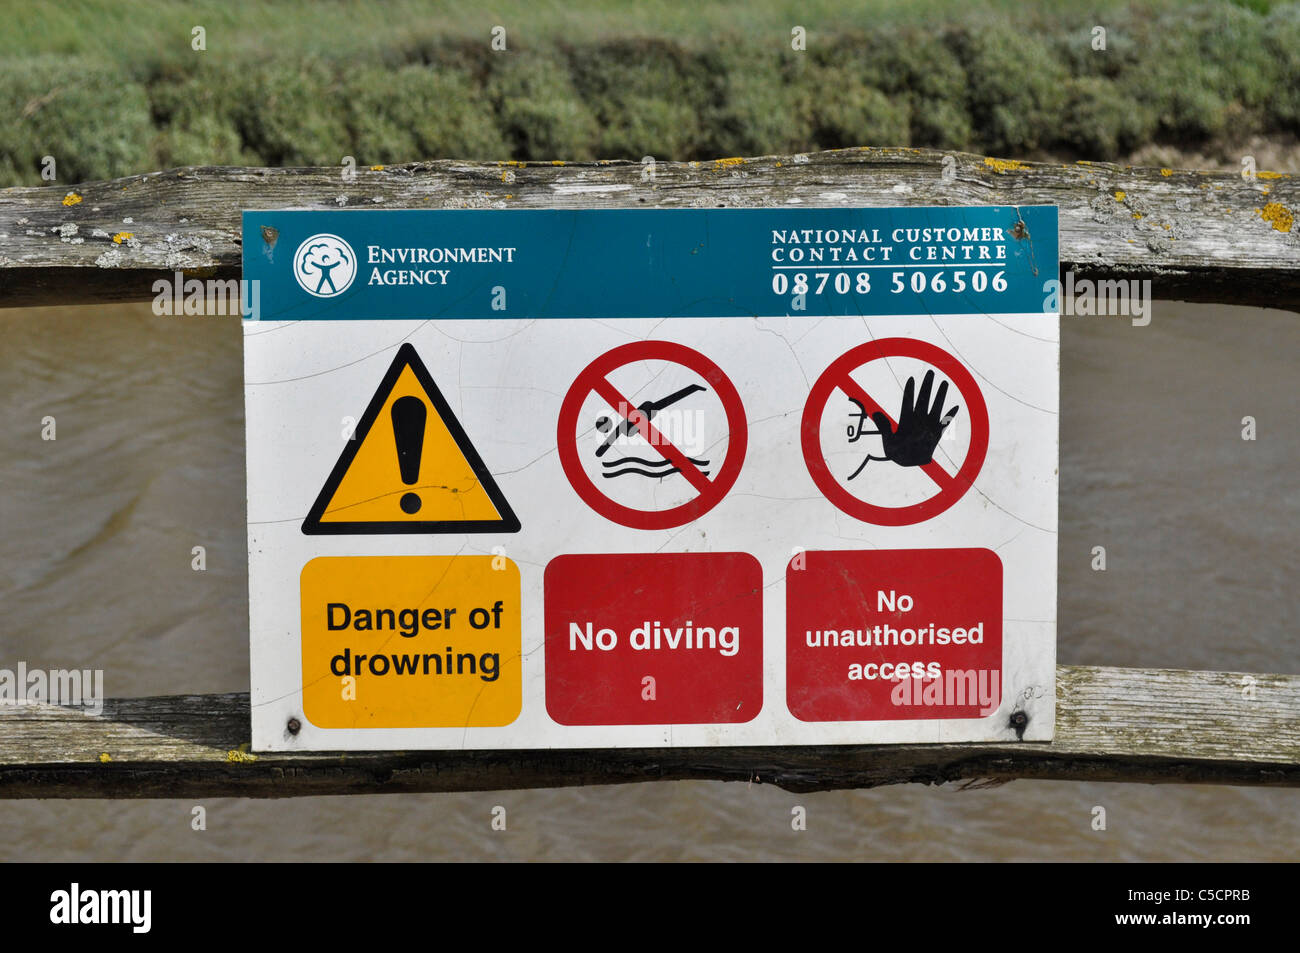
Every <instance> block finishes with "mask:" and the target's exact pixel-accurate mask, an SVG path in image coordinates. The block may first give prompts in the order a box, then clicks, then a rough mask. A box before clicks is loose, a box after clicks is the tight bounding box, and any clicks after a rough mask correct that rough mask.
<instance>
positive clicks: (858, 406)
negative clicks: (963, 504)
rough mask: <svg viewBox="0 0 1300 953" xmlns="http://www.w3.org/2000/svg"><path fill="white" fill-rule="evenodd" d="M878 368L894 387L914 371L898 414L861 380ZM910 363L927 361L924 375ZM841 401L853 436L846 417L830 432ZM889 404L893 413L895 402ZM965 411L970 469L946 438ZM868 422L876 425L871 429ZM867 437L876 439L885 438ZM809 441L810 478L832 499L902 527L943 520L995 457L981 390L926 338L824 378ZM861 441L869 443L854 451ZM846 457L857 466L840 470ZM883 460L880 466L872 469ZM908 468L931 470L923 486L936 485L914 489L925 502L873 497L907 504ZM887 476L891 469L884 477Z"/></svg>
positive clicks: (894, 344) (893, 344)
mask: <svg viewBox="0 0 1300 953" xmlns="http://www.w3.org/2000/svg"><path fill="white" fill-rule="evenodd" d="M872 362H879V364H878V366H876V367H875V368H874V370H876V371H877V372H878V377H877V378H876V379H877V380H878V381H881V382H882V383H883V384H884V385H885V386H889V385H891V384H896V383H897V381H898V379H899V378H900V377H901V376H903V375H904V374H906V379H907V383H906V384H904V385H903V394H902V398H901V401H900V402H899V403H898V404H897V405H896V406H897V408H898V409H897V410H886V409H885V406H884V403H883V398H881V400H877V398H876V397H873V396H872V395H871V393H869V391H868V389H867V387H864V385H863V383H862V382H861V381H860V380H859V379H858V377H860V376H862V375H863V372H864V371H865V370H867V366H868V365H871V364H872ZM903 363H907V364H908V365H909V366H912V365H917V364H919V365H920V367H921V368H923V370H922V371H921V373H916V374H914V373H911V372H910V371H907V370H903V371H900V370H899V369H898V365H900V364H903ZM936 371H937V372H938V373H939V375H940V376H939V377H938V378H936V377H935V372H936ZM855 375H857V376H855ZM918 379H919V380H920V386H919V388H918V386H917V382H918ZM936 379H937V380H938V385H937V387H936V386H935V381H936ZM950 383H951V384H953V385H955V387H956V391H955V393H953V394H952V395H951V396H952V398H953V400H952V401H949V399H948V398H949V384H950ZM891 389H892V388H891ZM877 393H880V392H879V391H877ZM836 396H838V397H839V398H840V399H841V400H844V401H847V404H848V408H847V414H848V417H849V420H850V425H849V427H848V429H847V430H845V429H844V428H843V427H842V426H839V421H838V420H837V421H836V423H834V424H832V425H831V426H830V427H829V428H827V427H826V426H825V423H826V418H827V416H828V415H829V414H831V413H836V411H832V408H831V402H832V399H833V398H835V397H836ZM932 398H933V399H932ZM889 403H890V406H891V408H892V407H893V406H895V405H894V404H893V403H892V402H889ZM963 405H964V407H965V410H964V413H965V415H966V419H967V420H969V421H970V430H969V433H970V438H969V440H968V441H967V445H966V447H965V448H964V452H963V454H962V458H961V462H960V464H959V465H958V466H956V467H953V466H952V464H951V463H950V462H947V461H948V460H950V459H951V457H950V455H949V454H948V453H946V452H945V451H946V450H947V448H946V447H945V446H942V445H941V442H942V440H943V437H944V435H945V432H948V428H949V427H950V426H951V425H952V424H953V423H954V421H955V420H956V419H957V418H958V416H959V415H960V414H961V413H963ZM845 412H846V408H845V407H840V408H839V409H838V411H837V413H838V416H839V418H840V419H841V420H842V419H843V417H844V415H845ZM868 423H870V424H872V425H874V426H875V428H876V429H875V430H870V429H868V427H867V426H866V425H867V424H868ZM864 437H875V438H876V441H875V442H874V443H873V441H870V440H864V439H863V438H864ZM801 438H802V445H803V455H804V461H805V462H806V463H807V465H808V472H809V473H810V474H811V475H812V478H813V480H814V482H816V484H817V486H818V488H819V489H820V490H821V491H822V492H823V493H825V494H826V498H827V499H828V500H830V501H831V502H832V503H834V504H835V505H836V506H837V507H839V508H840V509H841V510H843V511H844V512H845V513H848V514H849V515H850V516H853V517H856V518H857V519H860V520H862V521H864V522H867V523H876V524H879V525H881V526H901V525H904V524H907V523H919V522H921V521H923V520H927V519H932V518H933V517H935V516H937V515H939V514H940V513H942V512H943V511H944V510H946V509H948V508H949V507H950V506H952V505H953V504H954V503H956V502H957V501H958V500H959V499H961V497H962V495H963V494H964V493H965V492H966V491H967V490H968V489H970V487H971V486H972V485H973V484H974V482H975V478H976V477H977V476H978V475H979V472H980V467H981V466H983V464H984V455H985V453H986V452H987V451H988V445H989V415H988V409H987V408H986V406H985V404H984V397H983V395H981V394H980V389H979V385H977V384H976V383H975V379H974V378H973V377H972V376H971V374H970V372H969V371H967V370H966V368H964V367H963V366H962V365H961V362H959V361H958V360H956V359H955V358H954V357H953V356H952V355H951V354H949V353H947V352H946V351H944V350H943V349H942V348H938V347H935V346H934V345H933V344H929V343H927V342H925V341H917V340H912V339H909V338H889V339H886V340H881V341H872V342H870V343H868V344H862V345H860V346H858V347H855V348H854V349H853V350H851V351H849V352H848V353H847V354H845V355H843V356H842V357H840V358H838V359H837V360H836V361H834V362H833V363H832V364H831V366H830V367H828V368H827V369H826V370H825V371H824V372H823V373H822V375H821V377H819V378H818V379H817V382H816V383H815V384H814V385H813V387H812V391H811V393H810V394H809V396H808V403H807V405H806V407H805V408H804V415H803V426H802V431H801ZM859 442H860V443H859ZM853 444H859V446H858V447H857V448H856V449H854V448H852V446H851V445H853ZM837 453H838V456H840V457H841V458H842V457H845V456H847V457H849V458H851V462H852V469H850V468H849V466H848V465H845V466H843V467H841V468H840V470H839V472H836V470H835V469H833V468H832V466H831V461H832V460H834V459H835V458H836V455H837ZM873 453H874V454H875V455H873ZM873 462H874V463H876V466H875V467H868V464H870V463H873ZM899 468H902V469H908V468H912V470H913V472H914V473H917V474H924V476H925V478H926V480H914V481H913V483H914V484H915V483H916V482H921V483H926V481H928V487H927V489H925V490H923V491H921V492H919V493H916V492H915V491H913V492H914V495H916V496H919V499H915V500H914V501H903V502H897V501H892V500H891V501H890V502H888V503H882V502H871V501H869V499H868V497H869V496H870V495H872V494H873V493H874V494H875V495H876V496H877V497H879V496H883V497H884V498H886V499H888V498H889V497H890V496H891V495H893V496H894V497H896V499H905V498H904V497H903V494H904V493H906V489H903V490H900V489H899V482H898V481H896V480H891V478H893V477H896V476H898V475H899V474H898V470H899ZM882 470H883V471H886V472H885V473H883V474H882V472H881V471H882ZM881 477H883V479H880V478H881ZM854 480H857V483H854V482H853V481H854ZM882 487H883V489H882Z"/></svg>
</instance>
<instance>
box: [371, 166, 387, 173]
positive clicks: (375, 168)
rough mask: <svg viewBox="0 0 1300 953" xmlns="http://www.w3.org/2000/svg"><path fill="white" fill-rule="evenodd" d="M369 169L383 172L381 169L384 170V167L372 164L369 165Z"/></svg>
mask: <svg viewBox="0 0 1300 953" xmlns="http://www.w3.org/2000/svg"><path fill="white" fill-rule="evenodd" d="M370 171H371V172H383V171H384V167H383V166H382V165H372V166H371V167H370Z"/></svg>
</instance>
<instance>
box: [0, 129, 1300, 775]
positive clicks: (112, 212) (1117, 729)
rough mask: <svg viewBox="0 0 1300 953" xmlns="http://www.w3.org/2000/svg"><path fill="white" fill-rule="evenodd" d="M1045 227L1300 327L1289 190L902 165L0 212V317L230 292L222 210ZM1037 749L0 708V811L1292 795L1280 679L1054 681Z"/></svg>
mask: <svg viewBox="0 0 1300 953" xmlns="http://www.w3.org/2000/svg"><path fill="white" fill-rule="evenodd" d="M989 204H1003V205H1038V204H1042V205H1056V206H1058V207H1059V209H1060V248H1061V267H1062V270H1063V271H1066V270H1072V271H1074V272H1075V274H1076V278H1078V279H1085V278H1091V279H1117V278H1150V279H1151V281H1152V292H1153V294H1154V296H1156V297H1160V298H1174V299H1185V300H1195V301H1217V302H1226V303H1234V304H1242V303H1250V304H1258V305H1265V306H1271V307H1279V308H1286V309H1289V310H1300V229H1296V228H1294V227H1293V225H1294V211H1295V210H1296V209H1298V208H1300V182H1297V180H1296V178H1295V177H1292V176H1290V175H1278V174H1273V173H1259V174H1257V175H1256V176H1254V177H1252V178H1250V179H1243V178H1242V177H1241V176H1239V175H1234V174H1227V173H1206V172H1194V171H1181V170H1171V169H1135V168H1127V167H1119V166H1114V165H1104V164H1092V163H1077V164H1074V165H1067V166H1059V165H1042V164H1033V163H1020V162H1010V161H1005V160H998V159H986V158H983V157H980V156H971V155H954V156H951V157H948V156H945V155H943V154H940V153H934V152H925V151H921V150H915V149H848V150H840V151H837V152H829V153H821V154H816V155H809V156H781V157H764V158H756V159H721V160H717V161H715V162H704V163H660V164H658V165H657V166H655V167H654V168H653V170H652V169H650V168H648V167H646V166H643V165H640V164H636V163H627V162H596V163H573V164H565V163H551V164H539V163H530V164H521V163H468V162H455V161H439V162H422V163H413V164H408V165H402V166H390V167H388V168H382V169H380V168H376V169H372V170H361V171H358V172H357V173H356V176H355V178H354V179H352V180H350V181H345V180H344V179H343V178H342V176H341V174H340V172H339V171H338V170H330V169H226V168H189V169H176V170H171V171H167V172H160V173H156V174H150V175H140V176H132V177H130V178H126V179H119V180H115V181H112V182H91V183H84V184H82V185H78V186H74V187H64V186H59V187H53V186H51V187H45V188H24V189H8V190H3V191H0V307H4V306H17V305H51V304H73V303H90V302H108V301H143V300H149V299H150V298H152V297H153V296H154V292H153V289H152V284H153V282H154V281H155V280H157V279H159V278H170V277H172V275H173V274H174V272H176V271H178V270H182V271H185V272H186V273H187V274H188V275H191V276H198V277H208V278H217V279H230V278H238V277H239V273H240V251H241V249H240V214H239V213H240V211H241V210H243V209H259V208H262V209H264V208H290V207H292V208H320V209H325V208H328V209H337V208H340V207H348V208H372V209H373V208H485V207H487V208H516V207H517V208H582V207H624V208H626V207H633V208H635V207H642V206H645V207H650V206H653V207H661V208H665V207H714V206H718V207H743V206H777V205H803V206H898V205H989ZM1056 717H1057V729H1056V738H1055V740H1054V741H1052V742H1051V743H1035V742H1022V741H1019V740H1018V738H1017V732H1016V730H1015V726H1014V725H1012V724H1010V723H1008V725H1007V726H1006V740H1005V741H1003V742H999V743H993V744H981V745H951V744H938V745H880V746H826V747H798V748H791V747H765V748H725V749H722V748H706V749H681V748H677V749H638V750H599V751H597V750H579V751H497V752H362V753H348V754H337V753H336V754H311V753H293V754H287V753H285V754H250V753H249V751H248V745H247V741H248V735H249V700H248V696H247V695H198V696H170V697H158V698H143V699H125V700H115V701H109V702H107V703H106V704H105V708H104V711H103V713H102V714H101V715H99V716H91V715H88V714H86V713H84V712H81V711H78V710H75V709H64V708H57V707H53V706H48V705H34V706H0V797H14V798H32V797H36V798H40V797H59V798H75V797H92V798H98V797H219V796H242V797H288V796H298V795H321V794H364V793H379V792H421V791H472V790H499V789H512V788H525V787H556V786H564V785H580V784H613V783H622V782H632V781H648V780H681V779H715V780H732V781H748V782H758V783H773V784H777V785H780V786H782V787H784V788H786V789H788V790H792V791H807V790H821V789H835V788H850V787H871V786H876V785H883V784H894V783H902V782H928V783H940V782H945V781H955V780H960V779H973V780H979V781H988V782H993V783H996V782H1001V781H1006V780H1011V779H1014V778H1057V779H1073V780H1099V781H1139V782H1152V783H1154V782H1182V783H1189V782H1199V783H1224V784H1258V785H1277V786H1290V787H1294V786H1300V676H1294V675H1266V674H1261V675H1250V676H1248V675H1244V674H1239V673H1226V672H1189V671H1174V670H1140V669H1119V668H1087V667H1075V666H1061V667H1059V668H1058V670H1057V715H1056Z"/></svg>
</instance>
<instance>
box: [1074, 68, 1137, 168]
mask: <svg viewBox="0 0 1300 953" xmlns="http://www.w3.org/2000/svg"><path fill="white" fill-rule="evenodd" d="M1155 124H1156V120H1155V116H1154V115H1153V114H1152V112H1151V110H1150V109H1149V108H1148V107H1147V106H1146V105H1145V104H1143V103H1140V102H1135V101H1133V100H1132V99H1130V98H1129V97H1127V96H1126V95H1125V94H1124V93H1123V91H1122V90H1121V89H1120V88H1119V87H1118V86H1117V85H1116V84H1115V83H1113V82H1111V81H1110V80H1108V79H1102V78H1100V77H1095V76H1085V77H1082V78H1078V79H1071V80H1069V81H1068V82H1067V83H1066V87H1065V109H1064V111H1063V112H1062V114H1061V122H1060V125H1059V127H1058V129H1057V140H1056V144H1058V145H1059V146H1061V147H1063V148H1065V149H1066V150H1068V151H1072V152H1074V153H1076V154H1078V155H1085V156H1089V157H1090V158H1093V159H1099V160H1103V161H1110V160H1113V159H1118V158H1119V157H1120V156H1121V155H1123V154H1125V153H1127V152H1130V151H1132V150H1133V149H1136V148H1137V147H1138V146H1140V145H1142V144H1143V143H1145V142H1147V141H1148V140H1149V138H1150V135H1151V133H1152V131H1153V130H1154V128H1155Z"/></svg>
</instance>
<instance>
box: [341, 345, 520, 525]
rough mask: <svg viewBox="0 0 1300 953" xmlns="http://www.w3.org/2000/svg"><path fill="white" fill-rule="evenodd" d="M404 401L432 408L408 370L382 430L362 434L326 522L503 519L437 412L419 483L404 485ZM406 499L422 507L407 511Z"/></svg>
mask: <svg viewBox="0 0 1300 953" xmlns="http://www.w3.org/2000/svg"><path fill="white" fill-rule="evenodd" d="M403 397H414V398H417V399H419V400H420V401H422V402H424V404H425V406H426V407H427V406H429V403H430V399H429V395H428V394H427V393H426V392H425V389H424V387H423V386H422V385H421V384H420V381H419V380H418V379H417V378H416V376H415V373H414V371H412V370H411V368H409V367H406V368H403V369H402V372H401V374H400V376H399V377H398V378H397V382H396V384H395V385H394V386H393V389H392V391H390V392H389V394H388V399H387V400H386V401H385V402H384V404H383V407H382V409H381V411H380V413H379V417H378V419H377V421H376V425H375V426H374V427H371V428H370V430H369V432H367V433H365V434H358V437H357V439H359V440H360V441H361V445H360V446H359V447H358V448H357V453H356V456H355V457H353V458H352V463H351V465H350V466H349V467H348V469H347V472H346V473H345V474H344V475H343V479H342V480H340V481H339V485H338V488H337V489H335V491H334V495H333V497H332V498H331V499H330V501H329V504H328V505H327V506H326V507H325V512H324V513H323V514H322V515H321V518H320V519H321V522H322V523H333V522H339V521H347V522H352V523H392V522H406V523H417V522H428V521H440V522H451V523H463V522H471V521H478V520H499V519H501V513H500V512H498V510H497V508H496V506H494V505H493V503H492V500H491V498H490V497H489V496H488V493H487V491H486V490H485V489H484V485H483V481H482V479H481V478H480V476H479V474H477V473H475V472H474V467H473V465H472V464H471V463H470V462H469V460H467V459H466V457H465V454H464V452H463V451H462V450H461V448H460V446H459V444H458V443H457V441H456V439H455V438H454V437H453V436H452V435H451V432H450V431H449V430H448V429H447V423H446V421H444V420H443V419H442V417H441V416H439V415H438V413H437V410H436V408H435V409H434V411H433V412H432V413H430V414H429V415H428V423H427V426H425V427H424V433H423V435H422V437H423V439H422V446H421V447H420V459H421V462H422V465H421V466H420V468H419V470H420V476H419V479H418V480H417V482H416V483H414V484H412V485H405V484H403V482H402V477H401V473H400V471H399V470H398V463H397V460H398V455H397V442H396V438H395V436H394V433H393V426H392V423H391V415H392V409H393V405H394V404H395V403H396V402H397V401H398V400H399V399H401V398H403ZM403 500H410V501H412V504H414V502H416V501H418V503H419V506H418V507H416V508H412V509H410V512H407V511H406V510H404V509H403V506H402V501H403Z"/></svg>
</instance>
